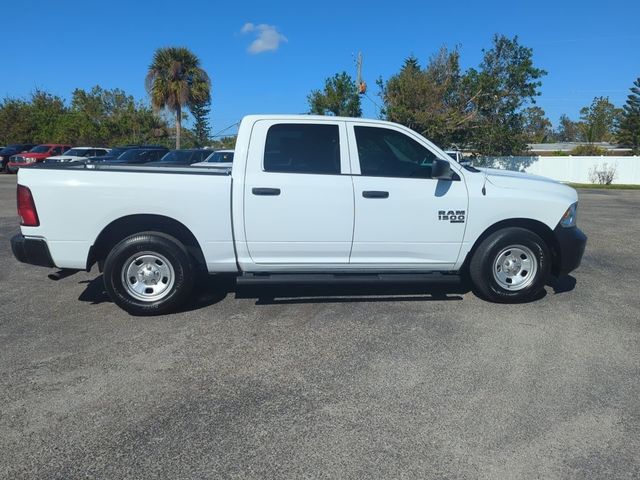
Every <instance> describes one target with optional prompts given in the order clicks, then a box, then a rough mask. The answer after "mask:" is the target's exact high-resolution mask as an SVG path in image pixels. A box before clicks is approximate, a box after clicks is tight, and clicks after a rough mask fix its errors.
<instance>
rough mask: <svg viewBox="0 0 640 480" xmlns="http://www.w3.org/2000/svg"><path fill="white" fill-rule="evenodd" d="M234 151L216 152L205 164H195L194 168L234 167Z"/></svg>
mask: <svg viewBox="0 0 640 480" xmlns="http://www.w3.org/2000/svg"><path fill="white" fill-rule="evenodd" d="M233 152H234V151H233V150H216V151H214V152H213V153H212V154H211V155H209V156H208V157H207V158H206V159H205V161H204V162H198V163H193V164H192V165H191V166H192V167H224V168H229V167H231V165H233Z"/></svg>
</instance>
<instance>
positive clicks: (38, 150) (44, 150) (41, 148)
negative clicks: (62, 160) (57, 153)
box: [29, 145, 51, 153]
mask: <svg viewBox="0 0 640 480" xmlns="http://www.w3.org/2000/svg"><path fill="white" fill-rule="evenodd" d="M49 150H51V147H50V146H49V145H38V146H37V147H33V148H32V149H31V150H29V153H47V152H48V151H49Z"/></svg>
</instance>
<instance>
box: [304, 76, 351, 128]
mask: <svg viewBox="0 0 640 480" xmlns="http://www.w3.org/2000/svg"><path fill="white" fill-rule="evenodd" d="M307 101H308V102H309V112H310V113H312V114H315V115H335V116H339V117H359V116H361V115H362V109H361V107H360V95H359V94H358V87H357V85H356V82H354V81H353V79H352V78H351V76H349V75H348V74H347V72H342V73H336V74H335V75H334V76H333V77H329V78H327V79H326V80H325V83H324V89H323V91H320V90H313V91H312V92H311V93H310V94H309V95H308V96H307Z"/></svg>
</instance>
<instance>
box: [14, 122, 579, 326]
mask: <svg viewBox="0 0 640 480" xmlns="http://www.w3.org/2000/svg"><path fill="white" fill-rule="evenodd" d="M17 196H18V211H19V215H20V217H21V234H19V235H16V236H15V237H14V238H13V239H12V249H13V252H14V255H15V257H16V258H17V259H18V260H20V261H22V262H26V263H31V264H35V265H41V266H46V267H58V268H61V269H75V270H87V271H89V270H90V269H91V267H92V265H94V264H97V265H98V267H99V269H100V271H102V272H103V277H104V283H105V287H106V291H107V292H108V294H109V296H110V297H111V298H112V299H113V301H114V302H115V303H116V304H118V305H119V306H120V307H122V308H123V309H125V310H126V311H128V312H130V313H132V314H147V315H148V314H160V313H164V312H167V311H170V310H174V309H176V308H177V307H178V306H179V305H180V304H182V303H183V302H185V301H186V300H187V299H188V298H189V296H190V292H191V290H192V288H193V286H194V283H195V282H196V279H197V277H198V275H199V274H200V273H202V272H206V273H209V274H230V275H234V276H236V277H237V281H238V282H253V283H260V282H296V281H299V282H315V281H320V282H326V281H336V282H340V281H342V282H358V281H370V280H375V281H378V280H380V281H384V280H392V281H398V280H403V279H409V280H414V281H415V280H421V279H424V280H427V279H428V278H434V277H435V278H443V279H446V278H449V277H451V276H459V275H465V276H466V277H468V279H469V280H470V282H471V284H472V286H473V288H474V290H475V291H476V292H477V293H478V294H479V295H480V296H481V297H484V298H485V299H487V300H490V301H496V302H521V301H527V300H531V299H534V298H535V297H536V295H537V294H538V293H540V291H541V290H542V289H543V288H544V286H545V284H546V282H547V280H548V278H549V276H550V275H560V274H566V273H568V272H570V271H572V270H573V269H575V268H576V267H578V265H579V264H580V260H581V258H582V254H583V252H584V249H585V245H586V237H585V235H584V234H583V233H582V232H581V231H580V230H579V229H578V228H577V227H576V210H577V205H578V203H577V202H578V196H577V194H576V191H575V190H574V189H573V188H570V187H568V186H566V185H562V184H560V183H558V182H555V181H553V180H549V179H546V178H542V177H535V176H532V175H527V174H523V173H517V172H509V171H500V170H484V169H475V168H473V167H469V166H463V165H460V164H458V163H457V162H455V161H453V160H452V159H451V158H450V157H449V156H448V155H447V154H446V153H445V152H444V151H442V150H440V149H439V148H438V147H436V146H435V145H434V144H433V143H431V142H429V141H428V140H427V139H425V138H423V137H422V136H421V135H419V134H417V133H416V132H414V131H412V130H410V129H408V128H406V127H403V126H401V125H397V124H394V123H390V122H384V121H377V120H367V119H360V118H339V117H314V116H283V115H280V116H277V115H260V116H258V115H254V116H247V117H245V118H244V119H243V120H242V122H241V124H240V127H239V131H238V138H237V143H236V147H235V157H234V162H233V166H232V167H230V168H229V169H220V168H212V169H207V168H206V167H197V168H196V167H162V166H144V165H143V166H126V165H91V164H89V165H73V164H71V165H55V164H54V165H42V166H37V167H36V168H29V169H20V171H19V174H18V187H17ZM212 207H215V208H212Z"/></svg>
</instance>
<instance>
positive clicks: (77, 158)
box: [44, 147, 111, 163]
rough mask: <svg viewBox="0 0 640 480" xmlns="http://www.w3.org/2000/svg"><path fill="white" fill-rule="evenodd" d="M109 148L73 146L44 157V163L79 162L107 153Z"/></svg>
mask: <svg viewBox="0 0 640 480" xmlns="http://www.w3.org/2000/svg"><path fill="white" fill-rule="evenodd" d="M110 151H111V149H109V148H99V147H73V148H72V149H70V150H67V151H66V152H64V153H63V154H62V155H54V156H53V157H47V158H45V159H44V163H67V162H81V161H84V160H86V159H87V158H89V157H95V156H97V155H108V154H109V152H110Z"/></svg>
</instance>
